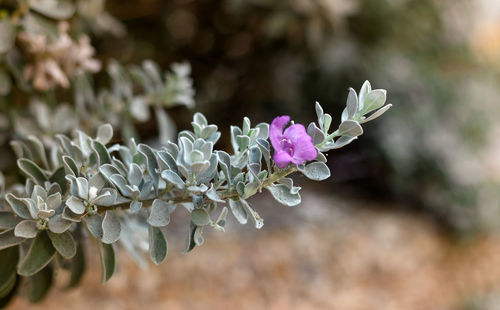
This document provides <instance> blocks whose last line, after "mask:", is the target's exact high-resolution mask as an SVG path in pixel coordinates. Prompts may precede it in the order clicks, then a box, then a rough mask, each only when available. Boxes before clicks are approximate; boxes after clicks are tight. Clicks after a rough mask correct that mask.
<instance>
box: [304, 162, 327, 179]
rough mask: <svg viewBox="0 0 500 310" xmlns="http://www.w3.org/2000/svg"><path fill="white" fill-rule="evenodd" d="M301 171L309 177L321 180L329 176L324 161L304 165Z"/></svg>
mask: <svg viewBox="0 0 500 310" xmlns="http://www.w3.org/2000/svg"><path fill="white" fill-rule="evenodd" d="M301 172H302V173H303V174H304V175H305V176H306V177H307V178H309V179H311V180H314V181H323V180H326V179H328V178H329V177H330V169H328V166H327V165H326V164H325V163H322V162H312V163H310V164H308V165H306V166H305V167H304V169H302V170H301Z"/></svg>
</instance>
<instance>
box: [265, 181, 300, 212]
mask: <svg viewBox="0 0 500 310" xmlns="http://www.w3.org/2000/svg"><path fill="white" fill-rule="evenodd" d="M266 189H267V190H268V191H269V192H270V193H271V195H272V196H273V198H274V199H276V201H278V202H279V203H281V204H282V205H285V206H288V207H294V206H296V205H298V204H300V202H301V198H300V194H299V190H300V187H294V186H292V185H288V184H273V185H270V186H268V187H266Z"/></svg>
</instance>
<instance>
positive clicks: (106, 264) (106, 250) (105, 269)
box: [98, 242, 116, 283]
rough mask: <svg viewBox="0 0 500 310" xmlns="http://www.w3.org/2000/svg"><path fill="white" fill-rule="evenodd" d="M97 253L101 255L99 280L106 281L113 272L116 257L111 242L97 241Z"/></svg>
mask: <svg viewBox="0 0 500 310" xmlns="http://www.w3.org/2000/svg"><path fill="white" fill-rule="evenodd" d="M98 246H99V254H100V257H101V267H102V272H101V282H102V283H105V282H107V281H108V280H109V279H110V278H111V277H112V276H113V273H115V269H116V257H115V250H114V249H113V245H112V244H106V243H102V242H99V244H98Z"/></svg>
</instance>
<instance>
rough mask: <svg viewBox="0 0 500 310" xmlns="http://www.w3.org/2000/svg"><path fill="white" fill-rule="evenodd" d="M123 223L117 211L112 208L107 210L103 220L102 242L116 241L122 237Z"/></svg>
mask: <svg viewBox="0 0 500 310" xmlns="http://www.w3.org/2000/svg"><path fill="white" fill-rule="evenodd" d="M120 233H121V225H120V220H119V219H118V217H117V216H116V213H115V212H114V211H112V210H108V211H106V213H105V214H104V219H103V220H102V242H104V243H108V244H109V243H115V242H116V241H118V239H120Z"/></svg>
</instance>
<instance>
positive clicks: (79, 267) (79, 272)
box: [68, 243, 85, 288]
mask: <svg viewBox="0 0 500 310" xmlns="http://www.w3.org/2000/svg"><path fill="white" fill-rule="evenodd" d="M70 269H71V276H70V280H69V284H68V288H73V287H76V286H77V285H78V284H79V283H80V281H81V279H82V277H83V274H84V273H85V252H84V248H83V246H82V245H81V244H80V243H78V244H77V246H76V254H75V256H74V257H73V259H72V260H71V267H70Z"/></svg>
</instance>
